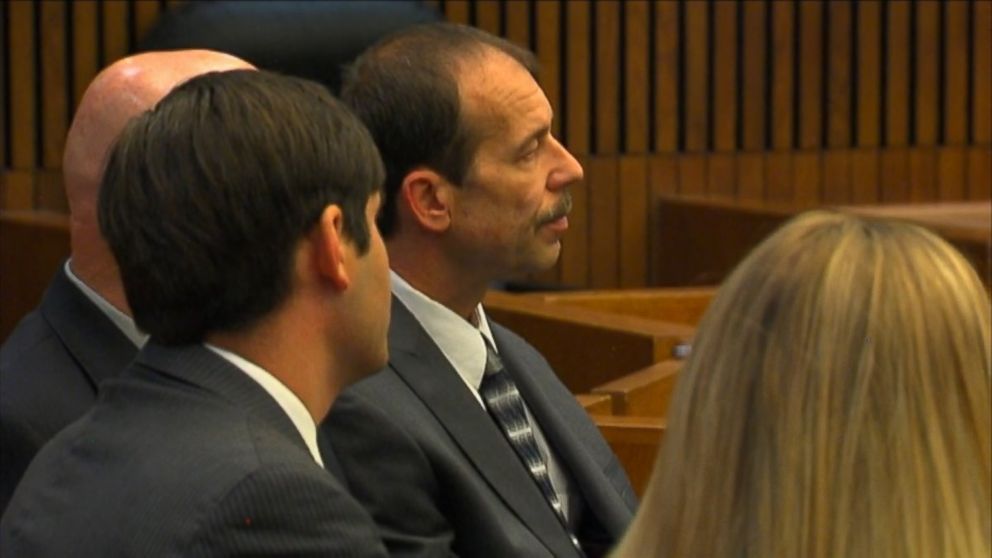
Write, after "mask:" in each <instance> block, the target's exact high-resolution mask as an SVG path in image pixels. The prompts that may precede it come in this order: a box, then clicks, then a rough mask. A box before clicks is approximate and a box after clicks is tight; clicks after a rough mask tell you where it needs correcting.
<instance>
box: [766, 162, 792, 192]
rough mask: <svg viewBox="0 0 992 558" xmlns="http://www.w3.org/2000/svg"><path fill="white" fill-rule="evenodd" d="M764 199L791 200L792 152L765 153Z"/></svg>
mask: <svg viewBox="0 0 992 558" xmlns="http://www.w3.org/2000/svg"><path fill="white" fill-rule="evenodd" d="M765 200H766V201H772V202H790V201H792V153H790V152H787V151H781V152H775V151H772V152H769V153H766V154H765Z"/></svg>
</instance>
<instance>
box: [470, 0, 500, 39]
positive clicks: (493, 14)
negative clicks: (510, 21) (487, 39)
mask: <svg viewBox="0 0 992 558" xmlns="http://www.w3.org/2000/svg"><path fill="white" fill-rule="evenodd" d="M501 21H502V16H501V15H500V10H499V0H478V2H476V3H475V24H476V25H477V26H478V27H479V29H482V30H483V31H488V32H489V33H492V34H493V35H499V27H500V22H501Z"/></svg>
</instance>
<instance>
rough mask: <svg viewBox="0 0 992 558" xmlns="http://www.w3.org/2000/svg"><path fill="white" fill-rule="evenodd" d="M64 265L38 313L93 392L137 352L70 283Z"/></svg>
mask: <svg viewBox="0 0 992 558" xmlns="http://www.w3.org/2000/svg"><path fill="white" fill-rule="evenodd" d="M64 265H65V264H63V267H61V268H59V271H58V272H57V273H56V274H55V277H54V278H53V279H52V284H51V285H50V286H49V287H48V290H47V291H45V297H44V299H43V300H42V302H41V313H42V315H43V316H44V317H45V320H46V321H47V322H48V324H49V325H50V326H51V327H52V329H53V330H55V334H56V335H58V337H59V339H61V341H62V344H63V345H65V347H66V349H67V350H68V351H69V353H70V354H72V357H73V358H74V359H75V360H76V362H77V363H79V366H80V368H82V369H83V371H84V372H85V374H86V376H87V378H88V379H89V381H90V382H91V383H92V384H93V390H94V392H95V391H96V390H97V388H98V386H99V385H100V382H102V381H103V380H105V379H107V378H111V377H114V376H117V375H119V374H120V373H121V372H122V371H123V370H124V368H125V367H126V366H127V364H128V363H129V362H131V360H132V359H133V358H134V356H135V355H136V354H137V353H138V348H137V347H135V346H134V343H132V342H131V340H130V339H128V338H127V336H125V335H124V333H122V332H121V330H119V329H117V326H115V325H114V323H113V322H111V321H110V318H108V317H107V316H105V315H104V314H103V312H101V311H100V309H99V308H97V307H96V306H95V305H94V304H93V303H92V302H90V300H89V299H88V298H86V295H84V294H83V293H82V291H80V290H79V288H78V287H76V286H75V285H73V284H72V283H71V282H70V281H69V278H68V277H67V276H66V274H65V267H64ZM94 341H96V342H94Z"/></svg>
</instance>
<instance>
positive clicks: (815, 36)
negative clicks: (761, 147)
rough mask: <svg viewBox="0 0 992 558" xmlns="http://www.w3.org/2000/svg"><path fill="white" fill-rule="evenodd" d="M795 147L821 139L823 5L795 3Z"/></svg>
mask: <svg viewBox="0 0 992 558" xmlns="http://www.w3.org/2000/svg"><path fill="white" fill-rule="evenodd" d="M799 22H800V23H799V26H800V27H799V148H800V149H813V148H817V147H821V144H822V139H823V93H822V92H823V63H824V62H823V4H822V3H820V2H818V1H807V2H801V3H800V4H799Z"/></svg>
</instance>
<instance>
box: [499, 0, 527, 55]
mask: <svg viewBox="0 0 992 558" xmlns="http://www.w3.org/2000/svg"><path fill="white" fill-rule="evenodd" d="M530 2H531V0H517V1H516V2H506V3H504V6H505V9H506V38H507V39H510V40H511V41H513V42H515V43H517V44H518V45H520V46H523V47H527V48H530Z"/></svg>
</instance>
